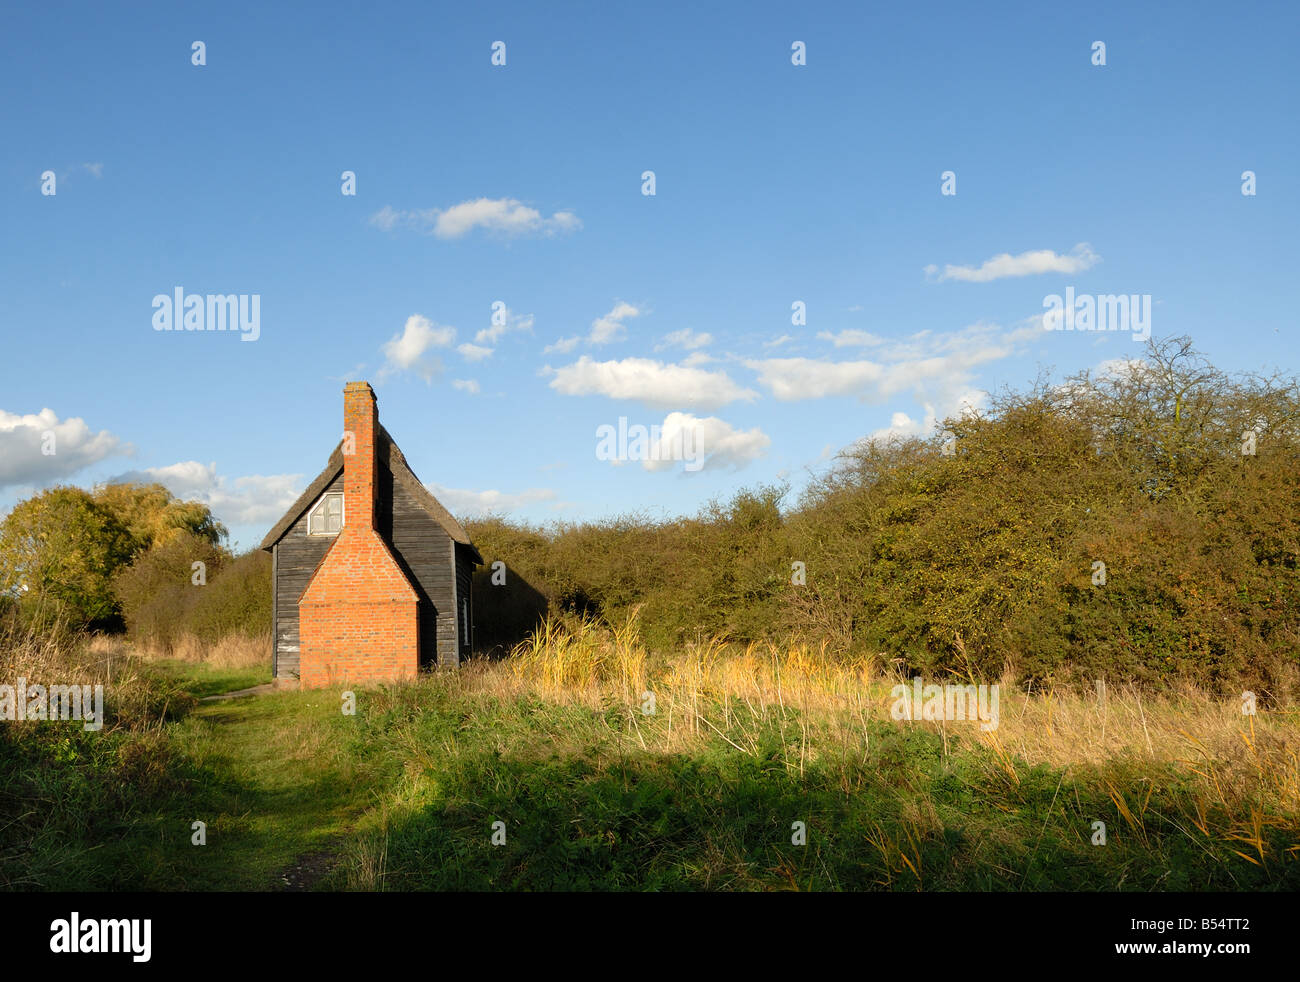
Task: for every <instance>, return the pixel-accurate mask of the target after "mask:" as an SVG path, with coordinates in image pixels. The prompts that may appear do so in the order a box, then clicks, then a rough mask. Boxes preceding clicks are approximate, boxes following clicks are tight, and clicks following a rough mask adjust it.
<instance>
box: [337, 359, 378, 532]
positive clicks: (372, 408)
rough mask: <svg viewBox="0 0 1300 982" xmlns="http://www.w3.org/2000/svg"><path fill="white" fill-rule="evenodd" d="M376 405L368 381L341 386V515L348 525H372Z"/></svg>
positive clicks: (370, 527)
mask: <svg viewBox="0 0 1300 982" xmlns="http://www.w3.org/2000/svg"><path fill="white" fill-rule="evenodd" d="M378 432H379V406H378V403H377V402H376V401H375V390H374V389H372V388H371V387H370V383H369V382H349V383H348V384H347V385H345V386H343V514H344V516H345V519H346V521H347V524H348V526H349V527H353V528H368V529H373V528H374V527H375V487H376V485H377V484H378V472H377V471H376V469H375V468H376V466H377V465H376V463H375V438H376V434H377V433H378Z"/></svg>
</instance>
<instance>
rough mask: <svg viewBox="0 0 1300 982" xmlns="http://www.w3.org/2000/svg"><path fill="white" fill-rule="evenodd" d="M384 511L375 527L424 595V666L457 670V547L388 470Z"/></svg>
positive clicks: (382, 476)
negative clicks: (445, 666)
mask: <svg viewBox="0 0 1300 982" xmlns="http://www.w3.org/2000/svg"><path fill="white" fill-rule="evenodd" d="M379 492H380V494H379V500H380V501H381V502H385V503H387V502H391V503H392V504H391V507H381V509H380V514H379V518H378V522H377V523H376V525H377V528H378V530H379V533H380V535H382V536H383V537H384V539H385V540H386V541H387V542H389V543H390V544H391V545H392V547H393V555H394V556H395V558H396V559H397V563H398V565H399V566H401V567H402V570H403V572H405V573H406V577H407V579H408V580H409V581H410V582H411V585H412V586H413V587H415V592H416V593H418V594H419V595H420V664H421V665H422V666H423V667H425V668H431V667H433V666H434V665H435V664H442V665H455V664H457V657H456V652H457V650H458V649H457V647H456V581H455V576H454V574H453V569H454V566H453V559H452V546H453V545H455V543H454V542H453V541H452V538H451V536H449V535H448V534H447V533H446V531H445V530H444V529H443V527H442V526H441V525H439V524H438V523H437V522H436V521H434V519H433V517H432V516H431V515H430V514H429V513H428V512H427V511H425V510H424V508H423V507H421V505H420V503H419V502H418V501H416V500H415V496H414V495H412V494H411V492H410V491H408V490H407V489H406V487H405V486H404V485H403V484H402V483H401V482H400V481H394V480H393V474H392V472H391V471H390V470H388V468H386V467H381V468H380V471H379Z"/></svg>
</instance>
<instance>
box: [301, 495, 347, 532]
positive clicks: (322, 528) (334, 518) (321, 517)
mask: <svg viewBox="0 0 1300 982" xmlns="http://www.w3.org/2000/svg"><path fill="white" fill-rule="evenodd" d="M342 527H343V495H342V494H339V493H338V492H331V493H329V494H326V495H322V496H321V499H320V501H318V502H316V507H314V508H313V509H312V510H311V511H310V512H308V513H307V534H308V535H338V532H339V529H341V528H342Z"/></svg>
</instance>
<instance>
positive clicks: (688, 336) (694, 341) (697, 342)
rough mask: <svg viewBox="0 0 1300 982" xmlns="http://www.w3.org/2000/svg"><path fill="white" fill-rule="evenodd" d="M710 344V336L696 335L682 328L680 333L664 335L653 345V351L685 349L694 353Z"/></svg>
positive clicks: (711, 341)
mask: <svg viewBox="0 0 1300 982" xmlns="http://www.w3.org/2000/svg"><path fill="white" fill-rule="evenodd" d="M712 343H713V335H712V334H708V333H696V332H695V331H692V330H691V329H690V328H689V327H684V328H682V329H681V330H680V331H673V332H672V333H671V334H665V335H664V336H663V339H662V340H661V341H660V342H659V343H658V344H657V345H655V351H663V350H664V349H665V348H685V349H686V350H687V351H694V350H695V349H696V348H706V347H708V346H709V345H711V344H712Z"/></svg>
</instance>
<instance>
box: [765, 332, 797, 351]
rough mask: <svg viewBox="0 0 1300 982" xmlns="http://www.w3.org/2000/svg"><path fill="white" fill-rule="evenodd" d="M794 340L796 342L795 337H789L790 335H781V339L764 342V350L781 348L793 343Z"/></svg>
mask: <svg viewBox="0 0 1300 982" xmlns="http://www.w3.org/2000/svg"><path fill="white" fill-rule="evenodd" d="M793 340H794V337H793V336H792V335H789V334H782V335H781V336H780V337H779V338H777V339H776V340H775V341H764V342H763V347H764V348H779V347H780V346H781V345H783V344H787V343H789V342H790V341H793Z"/></svg>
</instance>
